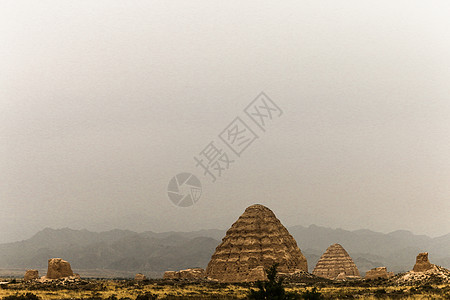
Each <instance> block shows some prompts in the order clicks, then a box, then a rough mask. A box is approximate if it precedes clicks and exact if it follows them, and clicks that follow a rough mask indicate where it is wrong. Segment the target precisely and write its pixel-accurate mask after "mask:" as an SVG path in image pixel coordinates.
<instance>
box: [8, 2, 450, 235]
mask: <svg viewBox="0 0 450 300" xmlns="http://www.w3.org/2000/svg"><path fill="white" fill-rule="evenodd" d="M449 16H450V3H449V2H448V1H411V0H407V1H391V0H389V1H361V0H355V1H336V0H330V1H317V0H311V1H283V2H282V3H278V1H241V0H239V1H229V0H227V1H211V0H200V1H165V0H164V1H110V0H108V1H90V0H89V1H60V0H58V1H16V0H12V1H1V2H0V242H7V241H13V240H21V239H25V238H28V237H30V236H31V235H32V234H34V233H35V232H37V231H39V230H41V229H43V228H44V227H53V228H60V227H71V228H77V229H81V228H87V229H89V230H96V231H99V230H108V229H113V228H122V229H131V230H138V231H144V230H152V231H167V230H176V231H185V230H196V229H201V228H222V229H226V228H228V227H229V226H230V225H231V224H232V223H233V222H234V221H235V220H236V219H237V217H238V216H239V215H240V214H241V213H242V212H243V211H244V209H245V208H246V207H247V206H248V205H251V204H253V203H262V204H265V205H267V206H268V207H269V208H271V209H272V210H273V211H274V212H275V214H276V215H277V216H278V217H279V218H280V220H281V221H282V223H283V224H285V225H286V226H291V225H297V224H299V225H310V224H317V225H323V226H330V227H333V228H337V227H340V228H344V229H352V230H353V229H360V228H368V229H372V230H376V231H382V232H390V231H394V230H398V229H406V230H411V231H413V232H414V233H418V234H428V235H431V236H437V235H443V234H447V233H449V232H450V218H449V215H450V184H449V183H450V18H449ZM261 91H264V92H265V93H266V94H267V95H268V96H269V97H271V98H272V99H273V101H274V102H275V103H276V104H277V105H278V106H279V107H280V108H281V109H282V110H283V112H284V113H283V115H282V116H281V117H279V118H276V119H274V120H273V121H272V122H271V123H270V125H268V127H267V130H266V132H265V133H263V132H262V131H257V129H258V128H256V127H253V128H254V130H255V133H257V134H258V135H259V138H258V139H257V140H256V141H255V142H254V143H253V144H252V145H251V146H250V147H248V148H247V149H246V151H245V152H244V153H243V154H242V155H241V157H239V158H236V157H233V158H236V160H235V162H234V163H233V164H232V165H231V166H230V169H229V170H226V171H224V172H223V174H222V177H221V178H218V179H217V181H216V182H215V183H212V182H211V180H210V179H209V177H205V176H203V173H202V170H201V169H200V168H196V166H195V161H194V156H196V155H198V154H199V153H200V152H201V151H202V150H203V149H204V148H205V147H206V146H207V145H208V143H209V142H211V141H214V142H215V144H217V146H221V147H222V148H224V150H227V149H225V147H226V146H224V145H223V144H221V143H220V139H219V138H218V135H219V133H221V132H222V130H224V129H225V127H226V126H227V125H228V124H229V123H230V122H231V121H232V120H233V119H234V118H235V117H237V116H240V117H242V119H243V120H245V121H248V119H245V114H244V112H243V110H244V108H245V107H246V106H247V105H248V104H249V103H250V102H251V101H252V100H253V99H254V98H255V97H256V96H257V95H258V94H259V93H260V92H261ZM250 122H251V121H248V125H249V126H250V125H253V126H254V125H255V124H252V123H250ZM227 151H229V150H227ZM230 157H231V153H230ZM180 172H192V173H194V174H195V175H197V177H198V178H199V179H200V180H201V182H202V186H203V195H202V197H201V199H200V200H199V202H198V203H196V205H194V206H192V207H188V208H179V207H176V206H175V205H173V204H172V203H171V202H170V201H169V199H168V197H167V193H166V191H167V184H168V182H169V180H170V179H171V178H172V176H174V175H176V174H177V173H180Z"/></svg>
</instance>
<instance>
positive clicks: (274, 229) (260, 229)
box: [206, 204, 308, 282]
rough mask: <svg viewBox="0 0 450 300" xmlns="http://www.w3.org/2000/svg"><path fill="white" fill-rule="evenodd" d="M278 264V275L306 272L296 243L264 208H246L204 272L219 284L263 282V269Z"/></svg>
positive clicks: (258, 206) (306, 269)
mask: <svg viewBox="0 0 450 300" xmlns="http://www.w3.org/2000/svg"><path fill="white" fill-rule="evenodd" d="M274 263H278V264H279V266H278V271H279V272H280V273H294V272H295V271H297V270H301V271H305V272H307V271H308V265H307V262H306V258H305V257H304V256H303V254H302V252H301V251H300V249H299V247H298V246H297V242H296V241H295V240H294V238H293V237H292V236H291V235H290V234H289V232H288V230H287V229H286V228H285V227H284V226H283V225H282V224H281V222H280V221H279V220H278V219H277V217H276V216H275V214H274V213H273V212H272V211H271V210H270V209H269V208H267V207H265V206H263V205H260V204H255V205H252V206H250V207H248V208H247V209H246V210H245V212H244V213H243V214H242V215H241V216H240V217H239V219H238V220H237V221H236V222H235V223H234V224H233V225H232V226H231V228H230V229H229V230H228V231H227V233H226V235H225V237H224V238H223V239H222V243H220V245H219V246H217V248H216V251H215V252H214V254H213V256H212V258H211V261H210V262H209V264H208V267H207V269H206V274H207V276H208V277H209V278H212V279H216V280H218V281H221V282H244V281H256V280H262V279H264V271H263V268H269V267H270V266H272V265H273V264H274Z"/></svg>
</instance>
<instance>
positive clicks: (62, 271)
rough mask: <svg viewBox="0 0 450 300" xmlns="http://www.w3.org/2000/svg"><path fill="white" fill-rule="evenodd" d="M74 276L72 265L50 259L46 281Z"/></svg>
mask: <svg viewBox="0 0 450 300" xmlns="http://www.w3.org/2000/svg"><path fill="white" fill-rule="evenodd" d="M71 276H74V274H73V271H72V268H71V267H70V263H69V262H67V261H65V260H63V259H61V258H50V259H49V260H48V269H47V276H45V277H46V279H59V278H64V277H71Z"/></svg>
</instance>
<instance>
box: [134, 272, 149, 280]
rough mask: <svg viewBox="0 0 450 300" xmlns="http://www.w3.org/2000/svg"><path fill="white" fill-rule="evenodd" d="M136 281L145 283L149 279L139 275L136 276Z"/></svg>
mask: <svg viewBox="0 0 450 300" xmlns="http://www.w3.org/2000/svg"><path fill="white" fill-rule="evenodd" d="M134 280H136V281H144V280H147V277H146V276H145V275H144V274H141V273H137V274H136V276H134Z"/></svg>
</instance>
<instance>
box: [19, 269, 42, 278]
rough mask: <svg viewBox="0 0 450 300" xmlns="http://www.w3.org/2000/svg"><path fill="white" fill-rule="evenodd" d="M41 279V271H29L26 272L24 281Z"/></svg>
mask: <svg viewBox="0 0 450 300" xmlns="http://www.w3.org/2000/svg"><path fill="white" fill-rule="evenodd" d="M35 279H39V271H38V270H27V271H26V272H25V276H24V277H23V280H25V281H29V280H35Z"/></svg>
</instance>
